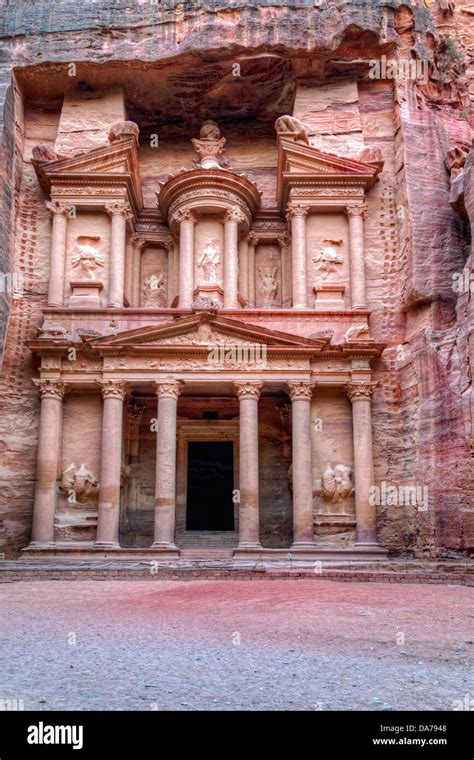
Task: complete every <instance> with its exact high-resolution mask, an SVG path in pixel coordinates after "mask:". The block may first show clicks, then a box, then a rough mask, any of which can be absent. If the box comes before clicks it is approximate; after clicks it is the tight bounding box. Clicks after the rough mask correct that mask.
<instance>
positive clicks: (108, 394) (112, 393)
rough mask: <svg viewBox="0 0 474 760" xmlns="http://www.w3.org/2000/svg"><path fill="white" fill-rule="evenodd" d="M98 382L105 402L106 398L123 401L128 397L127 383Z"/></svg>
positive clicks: (117, 381) (116, 381) (114, 381)
mask: <svg viewBox="0 0 474 760" xmlns="http://www.w3.org/2000/svg"><path fill="white" fill-rule="evenodd" d="M96 382H97V384H98V385H99V386H100V389H101V392H102V396H103V398H104V400H105V399H106V398H118V399H120V400H121V401H123V400H124V398H125V396H126V395H127V386H126V383H124V382H122V381H121V380H97V381H96Z"/></svg>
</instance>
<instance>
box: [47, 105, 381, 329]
mask: <svg viewBox="0 0 474 760" xmlns="http://www.w3.org/2000/svg"><path fill="white" fill-rule="evenodd" d="M117 97H118V96H117V92H112V93H111V94H110V96H109V97H108V96H107V94H106V95H105V97H104V98H102V107H105V105H107V108H108V111H107V115H108V118H109V120H110V121H111V123H110V124H108V125H107V117H106V116H103V122H104V124H105V125H107V126H106V129H104V130H102V134H99V135H98V134H97V133H96V132H95V133H94V130H92V129H91V133H93V134H94V139H93V140H90V143H89V144H87V142H86V143H84V138H83V137H82V138H81V141H80V142H74V139H72V138H71V134H74V133H73V132H71V131H68V130H67V125H68V123H70V122H71V120H72V119H73V118H74V114H75V112H74V108H73V105H72V104H71V102H70V100H69V99H68V98H66V99H65V100H64V104H63V107H62V113H61V119H60V126H59V130H58V134H57V138H56V143H55V145H54V146H53V145H45V144H39V145H37V146H36V147H35V148H34V149H33V164H34V167H35V170H36V173H37V177H38V181H39V183H40V185H41V187H42V189H43V191H44V194H45V196H46V198H45V203H46V206H47V208H48V210H49V212H50V214H51V218H52V227H51V251H50V277H49V288H48V298H47V307H46V309H45V311H46V317H47V320H49V321H50V320H51V319H52V320H53V329H52V333H54V322H55V321H56V320H57V319H59V318H60V319H61V320H62V324H63V325H64V324H65V322H64V320H66V321H68V320H70V319H71V318H73V319H74V320H75V321H76V322H77V321H78V320H79V322H80V323H82V324H83V326H84V327H87V325H88V324H89V323H90V324H92V322H93V321H94V319H95V318H97V317H98V315H99V314H101V313H102V312H103V311H104V310H107V313H108V314H110V311H109V310H110V309H113V310H118V312H119V314H118V315H117V316H118V318H120V319H122V320H123V318H124V313H125V316H126V318H127V319H130V320H131V322H127V323H126V326H129V327H132V326H133V325H134V319H138V320H139V323H140V324H143V319H144V318H145V319H146V320H147V321H150V320H151V321H153V322H154V321H162V320H163V319H166V318H167V319H169V318H170V316H174V317H175V316H179V315H183V313H184V314H186V313H189V312H190V311H193V310H196V309H197V310H202V309H210V310H212V311H220V310H224V311H229V310H230V311H232V312H233V315H234V316H240V317H244V318H246V317H247V316H248V317H249V318H250V312H252V314H253V316H254V317H256V316H257V314H259V315H260V316H262V312H264V313H263V319H264V320H265V319H271V318H272V317H276V318H282V319H283V321H284V323H285V324H286V320H287V319H288V318H289V319H290V322H292V321H293V320H292V317H293V316H294V315H295V314H296V312H300V313H301V312H304V313H305V314H306V313H308V312H311V313H312V316H313V320H316V323H317V325H318V327H319V328H320V329H321V330H324V329H325V328H331V327H333V326H334V324H335V323H337V322H338V321H339V322H340V323H341V329H342V328H344V335H341V336H339V341H340V340H341V339H344V340H345V341H346V342H347V341H349V342H350V341H351V339H354V338H355V339H357V340H360V339H361V337H362V338H365V339H369V332H368V321H367V317H368V314H369V310H368V308H367V307H368V304H367V294H366V283H365V253H364V219H365V218H366V214H367V203H366V201H367V197H368V194H370V192H371V189H372V188H373V187H374V185H375V184H376V183H377V182H378V180H379V174H380V172H381V171H382V170H383V161H382V160H381V155H380V151H379V150H378V149H373V148H370V147H363V148H362V149H360V150H359V151H358V153H357V155H356V156H355V157H354V156H353V157H343V156H341V155H337V156H336V155H334V154H331V153H326V152H323V151H321V150H319V149H318V148H316V147H314V146H313V145H311V144H310V139H309V137H308V132H307V129H306V127H305V125H304V124H303V123H302V122H301V121H299V120H298V119H296V118H295V117H292V116H289V115H287V116H282V117H280V118H278V119H277V120H276V122H275V130H273V129H272V130H270V129H269V128H268V127H266V128H265V129H264V130H263V132H262V127H261V124H259V123H258V122H257V121H256V122H255V134H253V133H252V130H251V127H252V125H251V124H248V123H247V124H246V128H247V130H248V132H247V134H246V135H245V136H242V134H241V130H240V134H237V132H236V129H235V126H232V125H231V126H230V128H229V134H230V137H229V138H227V137H226V136H225V135H224V132H225V130H224V128H223V129H222V130H221V129H220V127H219V125H218V124H217V123H216V122H215V121H214V120H211V119H207V120H205V121H204V122H203V123H202V125H201V127H200V128H199V129H198V130H197V134H195V135H193V133H192V131H191V129H190V132H191V133H190V135H189V137H187V138H186V137H183V136H180V137H179V138H178V139H177V141H175V142H176V143H177V144H175V143H174V141H173V140H170V139H169V138H168V139H165V140H162V141H160V138H159V135H158V134H151V135H147V136H146V137H145V138H142V139H141V138H140V134H139V128H138V126H137V125H136V124H135V123H134V122H132V121H129V120H127V119H126V118H125V116H126V109H125V103H124V102H121V103H120V107H117ZM95 107H96V108H97V104H96V106H95ZM76 113H77V111H76ZM80 114H81V120H82V122H83V125H84V127H85V128H86V129H85V131H86V132H87V126H88V125H87V117H88V114H87V108H85V109H84V110H82V109H81V112H80ZM114 116H122V117H123V118H122V119H121V120H119V121H113V117H114ZM90 118H91V124H90V126H92V125H93V122H94V119H93V117H92V115H91V117H90ZM94 118H95V119H96V120H97V113H96V114H95V116H94ZM194 121H195V120H194ZM190 122H192V119H190ZM76 134H78V133H76ZM226 134H227V132H226ZM232 135H234V139H235V145H234V148H237V150H235V149H234V151H232V150H230V151H228V150H226V147H224V146H227V147H229V146H231V147H232ZM259 160H260V161H261V162H262V164H266V165H267V166H266V170H265V171H264V172H262V171H260V172H259ZM167 169H171V171H167ZM145 314H146V317H145ZM73 315H75V316H74V317H73ZM127 315H128V316H127ZM308 316H309V315H308ZM314 324H315V322H314V321H313V332H314ZM282 326H284V325H283V324H282ZM296 332H298V330H296ZM47 334H48V331H47V329H45V330H44V331H43V337H46V335H47Z"/></svg>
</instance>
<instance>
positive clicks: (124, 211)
mask: <svg viewBox="0 0 474 760" xmlns="http://www.w3.org/2000/svg"><path fill="white" fill-rule="evenodd" d="M104 208H105V211H106V213H107V214H109V216H122V217H123V218H124V219H125V220H126V221H128V220H129V219H133V213H132V209H131V207H130V204H129V203H126V202H125V201H113V202H112V203H106V204H105V206H104Z"/></svg>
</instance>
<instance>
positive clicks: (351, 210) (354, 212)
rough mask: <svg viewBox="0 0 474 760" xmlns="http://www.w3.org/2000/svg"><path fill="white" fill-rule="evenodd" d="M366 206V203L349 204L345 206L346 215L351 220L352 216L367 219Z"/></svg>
mask: <svg viewBox="0 0 474 760" xmlns="http://www.w3.org/2000/svg"><path fill="white" fill-rule="evenodd" d="M368 208H369V207H368V206H367V204H366V203H349V204H348V205H347V206H346V214H347V216H348V217H349V219H351V218H352V217H353V216H361V217H362V219H364V220H365V219H367V217H368V215H369V214H368Z"/></svg>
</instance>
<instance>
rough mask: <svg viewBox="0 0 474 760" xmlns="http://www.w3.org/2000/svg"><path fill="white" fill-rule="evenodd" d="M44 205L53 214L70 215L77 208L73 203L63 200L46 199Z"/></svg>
mask: <svg viewBox="0 0 474 760" xmlns="http://www.w3.org/2000/svg"><path fill="white" fill-rule="evenodd" d="M44 205H45V206H46V209H47V211H49V213H50V215H51V216H64V217H69V216H71V214H72V213H73V211H74V208H75V206H74V204H73V203H64V202H63V201H46V203H45V204H44Z"/></svg>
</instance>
